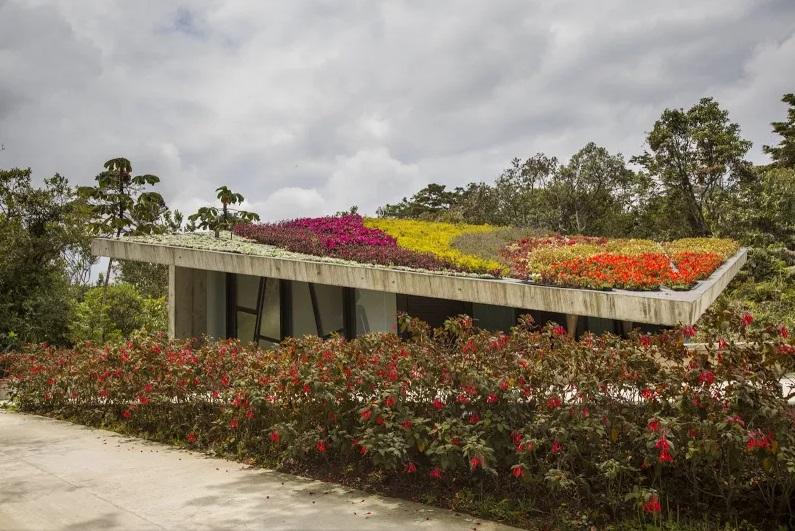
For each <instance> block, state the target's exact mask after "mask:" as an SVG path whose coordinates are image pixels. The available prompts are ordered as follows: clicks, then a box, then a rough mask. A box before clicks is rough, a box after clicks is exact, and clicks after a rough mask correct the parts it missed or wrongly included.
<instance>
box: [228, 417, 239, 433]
mask: <svg viewBox="0 0 795 531" xmlns="http://www.w3.org/2000/svg"><path fill="white" fill-rule="evenodd" d="M239 424H240V423H239V422H238V420H237V419H236V418H233V419H232V420H230V421H229V429H231V430H236V429H237V427H238V425H239Z"/></svg>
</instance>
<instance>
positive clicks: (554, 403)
mask: <svg viewBox="0 0 795 531" xmlns="http://www.w3.org/2000/svg"><path fill="white" fill-rule="evenodd" d="M562 403H563V401H562V400H561V399H560V397H557V396H553V397H552V398H549V399H547V409H550V410H551V409H557V408H559V407H560V405H561V404H562Z"/></svg>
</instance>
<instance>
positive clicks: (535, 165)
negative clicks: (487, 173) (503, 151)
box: [493, 153, 558, 227]
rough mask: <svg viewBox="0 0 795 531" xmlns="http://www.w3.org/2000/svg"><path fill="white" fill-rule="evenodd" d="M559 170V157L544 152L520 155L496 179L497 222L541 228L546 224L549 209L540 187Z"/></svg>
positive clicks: (499, 223)
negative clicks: (521, 157)
mask: <svg viewBox="0 0 795 531" xmlns="http://www.w3.org/2000/svg"><path fill="white" fill-rule="evenodd" d="M557 170H558V159H557V158H556V157H548V156H546V155H544V154H543V153H537V154H536V155H534V156H532V157H529V158H528V159H527V160H525V161H524V162H522V161H521V159H519V158H515V159H513V160H512V161H511V165H510V166H509V167H508V168H507V169H506V170H504V171H503V172H502V174H501V175H500V176H499V177H497V179H496V180H495V182H494V195H495V201H496V208H497V210H496V212H495V214H494V221H493V222H494V223H496V224H498V225H512V226H516V227H539V226H541V225H544V224H545V223H546V217H547V215H548V212H547V211H546V205H544V204H543V201H542V196H541V194H539V190H540V189H541V188H543V187H544V186H546V185H547V183H548V182H549V181H550V179H551V177H552V176H553V175H554V174H555V172H557Z"/></svg>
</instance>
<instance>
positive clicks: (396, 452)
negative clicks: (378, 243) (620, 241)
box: [8, 316, 795, 528]
mask: <svg viewBox="0 0 795 531" xmlns="http://www.w3.org/2000/svg"><path fill="white" fill-rule="evenodd" d="M719 321H720V322H716V323H714V325H712V326H711V327H710V328H709V329H707V330H703V331H702V332H703V333H704V334H705V336H706V337H707V338H708V341H709V344H714V345H715V346H712V347H708V348H706V349H703V350H699V351H689V350H687V349H686V348H685V346H684V345H683V335H688V336H689V335H691V334H692V333H693V330H692V327H686V328H685V329H683V330H682V331H681V332H680V331H674V332H669V333H665V334H662V335H658V336H647V335H642V336H634V337H632V338H631V339H627V340H624V339H620V338H617V337H614V336H610V335H607V336H599V337H596V336H592V335H587V336H585V337H584V338H583V339H581V340H580V341H579V342H574V341H572V340H571V339H569V338H568V337H567V336H566V334H565V330H564V329H562V327H559V326H550V327H546V328H544V329H534V328H532V326H531V325H530V323H529V321H527V320H525V321H523V322H522V323H521V324H520V325H519V326H517V327H516V328H514V329H513V330H512V333H511V334H510V335H504V334H498V335H494V334H492V333H489V332H485V331H479V330H476V329H475V328H474V327H473V324H472V320H471V319H470V318H468V317H461V318H458V319H453V320H450V321H448V322H447V323H446V324H445V326H444V327H443V328H440V329H437V330H434V331H430V330H429V329H428V327H427V325H424V324H422V323H418V322H416V321H413V320H403V321H402V327H403V330H404V331H405V333H406V334H407V339H405V340H401V339H400V338H398V337H397V336H395V335H393V334H374V335H368V336H363V337H360V338H357V339H355V340H352V341H350V342H346V341H344V340H343V339H341V338H332V339H328V340H322V339H320V338H311V337H305V338H302V339H288V340H286V341H284V342H283V343H282V344H281V345H280V346H279V347H278V348H276V349H275V350H272V351H260V350H255V349H253V348H249V347H244V346H243V345H241V344H239V343H238V342H235V341H222V342H217V343H213V342H204V343H196V342H194V341H190V340H187V341H168V340H166V339H165V338H163V337H162V336H153V337H144V336H139V337H133V338H132V339H130V340H128V341H121V342H117V343H114V344H109V345H107V346H96V345H93V344H91V343H84V344H81V345H79V346H77V347H75V348H74V349H71V350H60V349H55V348H52V347H48V346H46V345H32V346H29V347H28V348H27V349H26V350H24V351H23V352H22V353H19V354H14V355H12V356H10V357H9V358H8V359H9V361H10V366H11V372H12V374H13V377H12V380H11V382H12V386H13V391H14V393H15V398H14V400H15V402H16V404H17V406H18V407H19V408H20V409H21V410H23V411H30V412H36V413H43V414H50V415H59V416H63V417H66V418H70V419H73V420H78V421H81V422H86V423H89V424H96V425H107V426H114V427H116V428H117V429H122V430H124V431H128V432H132V433H141V434H144V435H147V436H150V437H154V438H158V439H161V440H170V441H179V442H180V443H181V444H184V445H186V446H191V447H194V448H198V449H205V450H208V451H212V452H216V453H227V454H233V455H236V456H237V457H239V458H241V459H252V458H253V459H254V460H256V461H258V462H260V463H263V464H268V465H270V466H273V465H279V466H281V467H282V468H285V469H288V470H302V471H305V472H309V473H315V474H320V473H322V474H323V475H324V476H326V477H328V476H327V475H328V474H332V473H337V474H340V475H344V474H345V473H346V472H345V471H353V473H354V474H356V475H358V476H368V475H369V476H370V477H378V478H381V481H382V482H383V483H384V484H385V485H400V486H402V492H406V491H407V490H411V491H412V492H425V493H428V494H429V496H430V494H431V493H447V495H448V496H449V497H450V499H451V503H459V502H460V501H461V500H470V501H471V502H472V503H475V501H473V498H478V496H480V498H484V497H485V496H489V497H490V499H494V498H496V499H504V500H506V501H505V502H504V503H503V505H502V506H501V508H500V511H503V512H506V511H508V509H507V508H506V507H505V504H508V506H510V507H513V509H512V512H510V514H511V515H513V518H514V519H515V520H516V522H518V523H523V522H524V523H526V518H527V515H528V514H547V515H551V514H554V515H556V516H557V517H563V516H566V517H569V516H570V517H572V518H576V519H578V521H582V522H583V523H593V524H600V523H606V522H609V521H615V520H620V519H624V518H627V517H629V518H634V517H636V515H639V516H637V517H638V518H641V519H646V520H648V521H652V520H656V519H658V518H660V517H661V516H662V517H665V516H666V515H669V516H671V517H675V518H679V515H680V514H681V515H684V516H688V515H689V516H692V517H695V518H697V519H702V518H703V515H709V519H710V520H711V521H716V522H718V521H734V520H735V519H745V520H748V521H751V522H755V523H756V524H757V525H759V526H761V527H764V528H769V527H773V526H775V525H776V524H780V525H787V524H789V525H791V524H792V523H793V521H795V520H794V518H795V514H794V513H793V505H792V499H793V493H794V492H795V426H793V423H795V417H793V412H792V410H791V409H790V408H789V407H788V406H787V402H786V400H785V399H784V398H782V391H781V387H780V385H779V379H780V378H781V377H782V375H783V374H784V373H785V372H786V371H791V370H793V359H794V358H795V343H794V342H793V338H792V337H791V336H790V335H789V332H788V331H787V330H786V329H785V328H780V327H773V326H770V327H766V326H762V325H760V324H758V323H756V322H753V323H752V320H751V319H749V318H748V316H745V317H744V318H740V317H737V316H730V317H728V318H725V317H721V318H720V319H719ZM718 334H720V335H718ZM735 336H736V337H738V338H739V339H740V340H739V341H735V340H734V339H733V337H735ZM478 492H479V493H480V494H477V493H478ZM455 500H458V502H456V501H455ZM563 500H565V502H564V501H563ZM467 503H469V502H467ZM470 505H471V504H470ZM523 518H524V519H523Z"/></svg>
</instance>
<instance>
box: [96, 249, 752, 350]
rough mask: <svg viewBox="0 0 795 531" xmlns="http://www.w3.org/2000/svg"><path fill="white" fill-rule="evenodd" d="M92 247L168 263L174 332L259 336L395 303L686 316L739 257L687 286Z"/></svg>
mask: <svg viewBox="0 0 795 531" xmlns="http://www.w3.org/2000/svg"><path fill="white" fill-rule="evenodd" d="M92 251H93V253H94V254H95V255H97V256H108V257H112V258H114V259H124V260H134V261H144V262H152V263H157V264H164V265H167V266H168V268H169V296H168V308H169V333H170V335H171V336H172V337H191V336H201V335H205V334H206V335H209V336H213V337H238V338H240V339H242V340H247V341H254V342H258V343H260V344H262V345H268V344H275V343H278V342H279V341H281V340H282V339H283V338H285V337H288V336H301V335H305V334H316V335H318V336H321V337H327V336H329V335H330V334H333V333H339V334H341V335H344V336H346V337H349V338H350V337H355V336H358V335H360V334H364V333H367V332H371V331H392V332H394V331H396V325H397V313H398V312H400V311H404V312H406V313H408V314H410V315H414V316H417V317H421V318H423V319H424V320H426V321H427V322H429V323H430V324H432V325H439V324H441V322H443V320H444V319H445V318H447V317H448V316H451V315H457V314H461V313H466V314H469V315H471V316H472V317H473V318H474V319H475V320H476V322H477V324H478V326H480V327H481V328H485V329H491V330H507V329H509V328H510V326H512V325H513V324H514V323H515V322H516V319H517V317H518V316H519V315H520V314H522V313H528V312H529V313H530V314H532V315H533V317H534V318H535V319H536V321H537V322H542V323H543V322H546V321H555V322H558V323H560V324H564V325H566V327H567V330H569V333H570V334H579V333H582V332H584V331H586V330H590V331H594V332H597V333H600V332H607V331H609V332H614V333H626V332H627V331H629V330H630V329H631V328H633V327H642V328H644V329H654V328H658V327H667V326H678V325H681V324H693V323H695V321H696V320H697V319H698V318H699V317H700V316H701V315H702V314H703V313H704V311H706V309H707V308H708V307H709V306H710V305H711V304H712V303H713V302H714V301H715V299H716V298H717V297H718V295H720V293H721V292H722V291H723V289H724V288H725V287H726V285H727V284H728V283H729V281H730V280H731V279H732V278H733V277H734V275H735V274H736V273H737V271H738V270H739V269H740V268H741V267H742V266H743V264H744V263H745V261H746V250H745V249H740V251H739V252H737V253H736V254H735V255H734V256H732V257H730V258H729V259H728V260H726V261H725V262H724V263H723V265H721V266H720V268H719V269H717V270H716V271H715V272H714V273H713V274H712V275H711V276H710V277H709V278H708V279H706V280H703V281H701V282H699V283H698V284H697V285H696V286H694V287H693V289H691V290H689V291H672V290H668V289H661V290H659V291H645V292H635V291H624V290H610V291H597V290H587V289H572V288H561V287H553V286H544V285H538V284H532V283H528V282H522V281H519V280H515V279H495V278H485V277H482V276H476V275H466V274H448V273H435V272H428V271H417V270H408V269H406V268H399V267H394V268H393V267H385V266H375V265H369V264H358V263H352V262H348V261H343V260H338V259H332V258H323V257H317V256H309V255H302V254H298V253H291V252H287V251H283V250H281V249H278V248H274V247H271V246H267V245H261V244H253V243H250V242H245V241H241V240H240V239H230V240H217V239H215V238H213V237H212V236H209V235H198V234H185V235H166V236H150V237H142V238H124V239H106V238H97V239H95V240H94V241H93V242H92Z"/></svg>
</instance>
